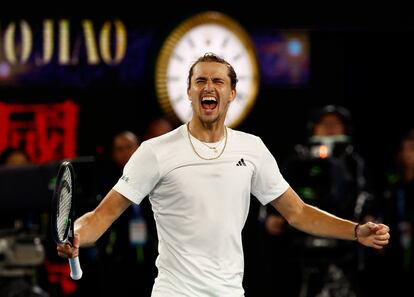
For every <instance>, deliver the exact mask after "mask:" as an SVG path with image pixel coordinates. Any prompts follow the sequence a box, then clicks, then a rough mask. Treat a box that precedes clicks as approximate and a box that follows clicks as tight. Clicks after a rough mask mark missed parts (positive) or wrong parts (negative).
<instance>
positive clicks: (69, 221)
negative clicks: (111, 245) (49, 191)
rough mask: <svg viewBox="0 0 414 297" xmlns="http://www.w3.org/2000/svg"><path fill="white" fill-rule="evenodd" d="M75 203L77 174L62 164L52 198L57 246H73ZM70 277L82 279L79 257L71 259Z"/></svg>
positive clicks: (53, 225)
mask: <svg viewBox="0 0 414 297" xmlns="http://www.w3.org/2000/svg"><path fill="white" fill-rule="evenodd" d="M74 201H75V174H74V170H73V167H72V164H71V163H70V162H68V161H64V162H62V164H60V167H59V171H58V175H57V180H56V187H55V191H54V193H53V198H52V213H51V219H52V224H51V226H52V235H53V239H54V240H55V242H56V243H57V244H65V243H69V244H71V245H72V244H73V238H74V229H73V226H74V221H75V212H74ZM69 266H70V277H71V278H72V279H74V280H78V279H80V278H81V277H82V269H81V267H80V263H79V257H74V258H69Z"/></svg>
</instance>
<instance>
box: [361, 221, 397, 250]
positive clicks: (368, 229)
mask: <svg viewBox="0 0 414 297" xmlns="http://www.w3.org/2000/svg"><path fill="white" fill-rule="evenodd" d="M389 231H390V228H389V227H388V226H387V225H384V224H376V223H372V222H368V223H365V224H363V225H359V226H358V228H357V230H356V237H357V238H356V240H357V241H358V242H359V243H361V244H363V245H365V246H368V247H372V248H375V249H382V248H383V247H384V246H386V245H387V244H388V242H389V239H390V233H389Z"/></svg>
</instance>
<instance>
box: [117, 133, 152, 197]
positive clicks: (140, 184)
mask: <svg viewBox="0 0 414 297" xmlns="http://www.w3.org/2000/svg"><path fill="white" fill-rule="evenodd" d="M159 179H160V173H159V166H158V160H157V157H156V155H155V153H154V151H153V149H152V146H151V144H149V143H148V142H145V141H144V142H143V143H142V144H141V145H140V146H139V147H138V149H137V150H136V151H135V152H134V154H133V155H132V156H131V158H130V159H129V161H128V163H127V164H126V165H125V167H124V170H123V174H122V176H121V178H120V179H119V180H118V182H117V183H116V184H115V186H114V187H113V189H114V190H115V191H117V192H119V193H120V194H122V195H123V196H125V197H126V198H128V199H129V200H131V201H132V202H134V203H136V204H139V203H141V201H142V199H144V198H145V197H146V196H147V195H148V194H149V193H150V192H151V191H152V190H153V188H154V187H155V185H156V184H157V183H158V181H159Z"/></svg>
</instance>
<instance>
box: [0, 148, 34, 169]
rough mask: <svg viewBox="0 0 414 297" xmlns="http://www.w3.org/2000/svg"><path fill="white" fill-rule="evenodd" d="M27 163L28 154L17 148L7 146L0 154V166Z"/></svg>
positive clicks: (28, 161)
mask: <svg viewBox="0 0 414 297" xmlns="http://www.w3.org/2000/svg"><path fill="white" fill-rule="evenodd" d="M29 163H30V160H29V156H28V155H27V153H26V152H25V151H24V150H22V149H19V148H12V147H8V148H6V149H5V150H4V151H3V152H2V153H1V154H0V166H20V165H26V164H29Z"/></svg>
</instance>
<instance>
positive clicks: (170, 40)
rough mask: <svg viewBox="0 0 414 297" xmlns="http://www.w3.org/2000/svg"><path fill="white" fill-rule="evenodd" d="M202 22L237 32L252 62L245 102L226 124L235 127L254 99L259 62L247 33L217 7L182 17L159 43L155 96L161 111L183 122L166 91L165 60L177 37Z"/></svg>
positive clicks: (166, 62) (256, 89)
mask: <svg viewBox="0 0 414 297" xmlns="http://www.w3.org/2000/svg"><path fill="white" fill-rule="evenodd" d="M204 24H219V25H222V26H225V27H226V28H228V29H229V30H230V31H232V32H233V33H234V34H236V35H237V37H238V38H239V40H240V41H241V42H242V44H243V45H244V47H245V49H246V52H247V55H248V58H249V61H250V64H251V66H252V85H251V87H250V93H249V94H248V96H247V103H246V105H245V107H244V108H243V111H242V112H241V113H240V114H239V115H238V116H237V117H236V118H235V119H234V120H233V121H232V122H231V123H229V124H228V126H229V127H231V128H234V127H236V126H238V125H239V124H240V123H241V122H242V121H243V120H244V119H245V118H246V116H247V115H248V114H249V113H250V111H251V109H252V107H253V105H254V103H255V101H256V99H257V93H258V90H259V66H258V61H257V58H256V53H255V50H254V44H253V41H252V40H251V38H250V36H249V34H248V33H247V31H246V30H245V29H244V28H243V27H242V26H241V25H240V24H239V23H238V22H237V21H236V20H235V19H233V18H231V17H230V16H228V15H226V14H224V13H221V12H218V11H205V12H201V13H198V14H196V15H194V16H192V17H189V18H187V19H186V20H184V21H183V22H182V23H181V24H179V25H178V26H177V27H176V28H175V29H174V30H173V31H172V32H171V33H170V34H169V36H168V37H167V39H166V40H165V42H164V44H163V45H162V47H161V50H160V53H159V55H158V58H157V62H156V65H155V85H156V93H157V98H158V101H159V103H160V106H161V108H162V109H163V111H164V113H166V114H167V115H168V116H169V117H172V119H173V120H174V121H176V122H182V121H181V120H180V119H179V118H178V116H177V114H176V113H175V111H174V108H173V106H172V104H171V98H170V97H169V95H168V87H167V67H168V62H169V60H170V58H171V55H172V53H173V50H174V48H175V46H176V45H177V43H178V41H179V40H180V39H181V38H182V37H183V36H184V35H185V34H186V33H187V32H188V31H190V30H191V29H193V28H194V27H196V26H198V25H204Z"/></svg>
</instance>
